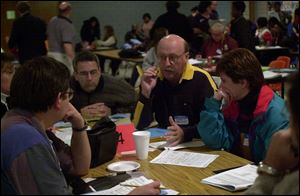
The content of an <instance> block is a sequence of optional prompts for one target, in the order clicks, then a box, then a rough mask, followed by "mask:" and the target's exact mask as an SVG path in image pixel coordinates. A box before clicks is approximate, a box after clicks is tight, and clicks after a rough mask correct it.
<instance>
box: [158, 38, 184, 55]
mask: <svg viewBox="0 0 300 196" xmlns="http://www.w3.org/2000/svg"><path fill="white" fill-rule="evenodd" d="M166 43H173V44H176V45H177V47H178V46H180V47H182V48H183V50H184V52H188V51H189V45H188V43H187V42H186V41H185V40H184V39H183V38H182V37H180V36H178V35H175V34H170V35H167V36H165V37H163V38H162V39H161V40H160V41H159V42H158V45H157V48H159V46H160V45H164V44H166Z"/></svg>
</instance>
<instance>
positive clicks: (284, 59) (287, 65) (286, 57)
mask: <svg viewBox="0 0 300 196" xmlns="http://www.w3.org/2000/svg"><path fill="white" fill-rule="evenodd" d="M277 60H282V61H284V62H285V63H286V68H288V67H289V66H290V63H291V58H290V57H288V56H279V57H278V58H277Z"/></svg>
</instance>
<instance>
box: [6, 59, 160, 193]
mask: <svg viewBox="0 0 300 196" xmlns="http://www.w3.org/2000/svg"><path fill="white" fill-rule="evenodd" d="M69 82H70V73H69V70H68V68H67V67H66V66H65V65H64V64H62V63H60V62H58V61H56V60H55V59H52V58H50V57H37V58H34V59H32V60H30V61H27V62H26V63H25V64H24V65H23V66H21V67H20V68H19V69H18V70H17V72H16V73H15V75H14V77H13V80H12V83H11V91H10V99H9V106H10V107H9V108H10V110H9V111H8V112H7V113H6V114H5V116H4V117H3V119H2V120H1V194H14V195H16V194H22V195H23V194H25V195H39V194H41V195H56V194H72V191H71V189H70V187H69V186H68V185H67V182H66V179H65V177H64V174H65V172H67V173H69V174H73V175H76V176H83V175H86V174H87V173H88V170H89V166H90V161H91V150H90V145H89V140H88V136H87V133H86V129H87V126H86V125H85V123H84V119H83V118H82V116H81V115H80V113H79V112H78V111H77V110H76V109H75V108H74V107H73V105H72V104H71V103H70V99H71V96H72V92H71V91H70V89H69ZM60 120H64V121H68V122H70V123H71V124H72V128H73V133H72V139H71V147H69V149H65V151H64V152H62V151H60V152H58V148H64V147H62V146H57V145H56V144H58V142H57V141H55V140H52V139H50V138H49V137H48V136H49V135H48V133H46V132H48V131H46V129H47V128H49V127H51V126H52V125H53V124H54V123H56V122H57V121H60ZM60 145H66V144H63V143H61V144H60ZM66 151H68V152H66ZM66 153H71V159H65V158H66V157H65V156H62V154H66ZM159 186H160V183H159V182H157V181H155V182H153V183H151V184H148V185H145V186H142V187H139V188H136V189H134V190H133V191H132V192H131V193H130V194H137V195H140V194H148V195H149V194H159Z"/></svg>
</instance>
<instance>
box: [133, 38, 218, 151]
mask: <svg viewBox="0 0 300 196" xmlns="http://www.w3.org/2000/svg"><path fill="white" fill-rule="evenodd" d="M188 49H189V46H188V44H187V42H186V41H185V40H184V39H183V38H181V37H179V36H178V35H174V34H171V35H168V36H166V37H163V38H162V39H161V40H160V41H159V43H158V46H157V57H158V62H159V65H157V66H159V68H158V67H156V66H152V67H150V68H148V69H147V70H146V71H145V72H144V75H143V77H142V79H141V94H140V98H139V102H138V103H137V107H136V112H135V115H134V120H133V121H134V123H135V125H136V127H137V129H142V128H145V127H147V126H149V124H150V123H151V122H152V121H153V113H154V114H155V119H156V120H157V122H158V124H159V127H162V128H167V129H169V130H170V132H168V133H167V135H166V140H167V142H169V143H170V145H172V146H174V145H177V144H179V143H181V142H183V141H189V140H191V139H192V138H194V137H196V136H197V129H196V125H197V123H198V122H199V120H200V119H199V113H200V111H201V110H202V109H204V108H203V103H204V100H205V98H206V97H211V96H212V95H213V93H214V90H215V89H216V85H215V83H214V81H213V79H212V78H211V76H210V75H209V74H208V73H207V72H206V71H204V70H202V69H200V68H198V67H194V66H192V65H190V64H189V63H188V59H189V51H188Z"/></svg>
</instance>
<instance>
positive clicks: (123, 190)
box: [86, 176, 179, 195]
mask: <svg viewBox="0 0 300 196" xmlns="http://www.w3.org/2000/svg"><path fill="white" fill-rule="evenodd" d="M151 182H153V180H152V179H148V178H146V177H145V176H140V177H137V178H131V179H128V180H126V181H124V182H121V183H120V184H119V185H117V186H114V187H112V188H110V189H107V190H102V191H97V192H91V193H87V194H86V195H127V194H128V193H129V192H130V191H132V190H133V189H135V187H129V186H126V185H133V186H143V185H146V184H149V183H151ZM160 187H161V188H165V187H164V186H163V185H161V186H160ZM178 193H179V192H177V191H175V190H172V189H163V190H161V194H163V195H178Z"/></svg>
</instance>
